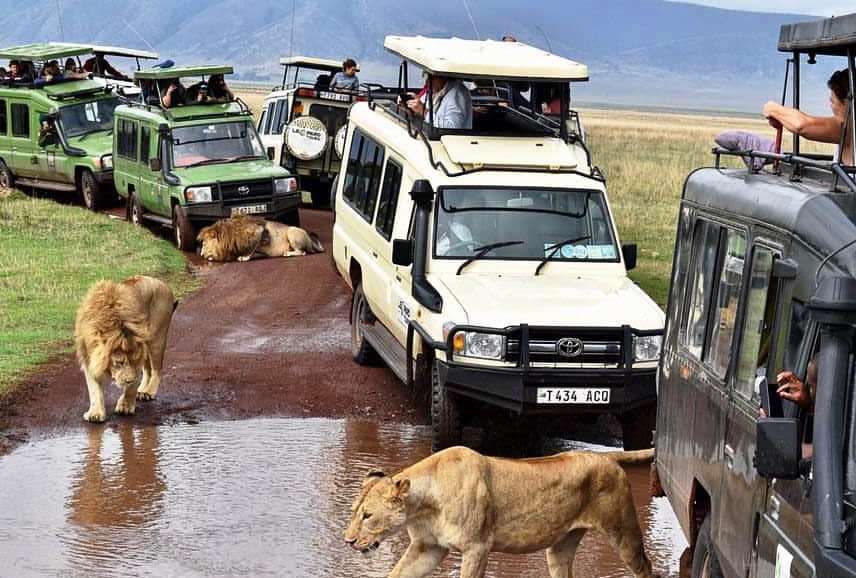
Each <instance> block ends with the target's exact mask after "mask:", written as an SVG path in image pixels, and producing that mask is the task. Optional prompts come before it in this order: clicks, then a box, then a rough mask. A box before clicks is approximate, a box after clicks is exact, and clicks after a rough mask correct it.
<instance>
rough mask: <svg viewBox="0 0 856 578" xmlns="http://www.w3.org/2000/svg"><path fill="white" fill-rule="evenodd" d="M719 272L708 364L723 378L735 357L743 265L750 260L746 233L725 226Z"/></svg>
mask: <svg viewBox="0 0 856 578" xmlns="http://www.w3.org/2000/svg"><path fill="white" fill-rule="evenodd" d="M720 246H721V247H722V248H723V249H724V250H720V254H719V261H718V266H717V271H719V284H718V287H717V290H716V305H715V307H714V309H713V319H712V321H711V334H710V347H708V354H707V356H706V357H707V360H706V361H707V363H708V365H709V366H710V367H711V368H712V369H713V371H714V372H715V373H716V375H718V376H719V377H725V372H726V371H727V370H728V363H729V361H730V360H731V344H732V340H733V339H734V328H735V326H736V323H737V306H738V304H739V303H740V292H741V290H742V288H743V265H744V264H745V263H746V238H745V236H744V235H743V233H741V232H739V231H734V230H732V229H725V243H724V245H720Z"/></svg>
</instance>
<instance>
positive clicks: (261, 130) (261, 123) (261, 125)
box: [257, 110, 267, 134]
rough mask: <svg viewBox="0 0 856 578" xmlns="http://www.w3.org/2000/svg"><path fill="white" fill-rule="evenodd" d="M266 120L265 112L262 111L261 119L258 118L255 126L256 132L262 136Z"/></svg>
mask: <svg viewBox="0 0 856 578" xmlns="http://www.w3.org/2000/svg"><path fill="white" fill-rule="evenodd" d="M266 120H267V110H263V111H262V115H261V117H259V124H258V126H257V128H258V131H259V132H260V133H262V134H264V132H265V121H266Z"/></svg>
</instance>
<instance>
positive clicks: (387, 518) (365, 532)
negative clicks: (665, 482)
mask: <svg viewBox="0 0 856 578" xmlns="http://www.w3.org/2000/svg"><path fill="white" fill-rule="evenodd" d="M652 457H653V450H643V451H638V452H611V453H606V454H598V453H589V452H566V453H562V454H557V455H554V456H550V457H546V458H535V459H525V460H511V459H501V458H490V457H486V456H482V455H481V454H479V453H477V452H475V451H473V450H470V449H467V448H463V447H454V448H449V449H447V450H444V451H442V452H439V453H436V454H434V455H432V456H430V457H427V458H425V459H424V460H422V461H421V462H418V463H416V464H415V465H413V466H410V467H409V468H407V469H405V470H403V471H401V472H399V473H398V474H396V475H394V476H386V475H384V474H382V473H379V472H372V473H370V474H369V475H368V476H367V477H366V479H365V480H364V481H363V486H362V490H361V492H360V495H359V497H358V498H357V500H356V501H355V502H354V505H353V507H352V511H353V514H352V517H351V522H350V524H349V525H348V529H347V530H346V532H345V541H346V542H347V543H348V544H350V545H351V547H353V548H355V549H357V550H360V551H362V552H368V551H371V550H374V549H376V548H377V547H378V546H379V545H380V542H381V540H383V539H384V538H386V537H387V536H389V535H390V534H391V533H392V532H394V531H395V530H397V529H399V528H400V527H401V526H407V532H408V534H409V535H410V546H409V547H408V548H407V551H406V552H405V553H404V556H402V557H401V560H399V561H398V564H396V565H395V568H394V569H393V570H392V572H391V573H390V574H389V578H403V577H405V576H407V577H413V578H416V577H420V576H427V575H429V574H430V573H431V572H432V571H433V570H434V568H436V567H437V566H438V565H439V564H440V562H441V561H442V560H443V558H445V557H446V555H447V554H448V552H449V550H457V551H460V552H461V553H462V554H463V559H462V562H461V574H460V575H461V578H480V577H482V576H484V573H485V568H486V567H487V560H488V554H489V553H490V552H491V551H496V552H507V553H512V554H524V553H530V552H536V551H538V550H543V549H545V548H546V549H547V564H548V566H549V568H550V576H551V577H552V578H559V577H560V576H561V577H562V578H568V577H572V576H573V564H574V554H575V553H576V549H577V546H578V545H579V543H580V540H581V539H582V537H583V535H584V534H585V533H586V530H589V529H596V530H600V531H602V532H604V533H605V534H606V535H607V536H609V537H610V539H611V540H612V541H613V543H614V544H615V546H616V547H617V549H618V553H619V555H620V556H621V559H622V560H623V561H624V563H625V564H626V565H627V566H628V568H630V570H631V571H632V572H633V574H634V576H636V578H651V576H652V575H651V564H650V562H649V561H648V558H647V557H646V556H645V552H644V550H643V549H642V533H641V531H640V529H639V522H638V521H637V519H636V511H635V510H634V507H633V497H632V495H631V493H630V482H629V481H628V480H627V475H626V474H625V473H624V470H622V469H621V466H620V465H619V464H621V463H624V464H627V463H634V462H642V461H649V460H650V459H651V458H652Z"/></svg>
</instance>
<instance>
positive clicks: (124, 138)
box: [113, 118, 154, 211]
mask: <svg viewBox="0 0 856 578" xmlns="http://www.w3.org/2000/svg"><path fill="white" fill-rule="evenodd" d="M116 130H117V132H116V158H114V160H113V163H114V165H115V166H116V167H119V166H121V167H122V168H123V173H124V174H123V177H122V178H123V180H124V181H125V186H126V187H127V188H128V190H133V191H134V195H135V196H136V197H137V199H139V201H140V204H141V205H142V206H143V209H145V210H148V211H151V210H152V209H153V208H154V207H153V205H152V198H151V194H150V193H151V192H150V191H145V190H144V189H143V187H142V186H141V183H140V172H141V171H140V166H139V163H138V155H137V150H138V142H137V141H138V138H139V137H138V133H139V123H138V122H137V121H136V120H134V119H130V118H120V119H119V120H118V121H117V122H116ZM146 170H148V169H146ZM147 193H149V194H147Z"/></svg>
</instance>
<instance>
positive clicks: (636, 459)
mask: <svg viewBox="0 0 856 578" xmlns="http://www.w3.org/2000/svg"><path fill="white" fill-rule="evenodd" d="M599 455H602V456H606V457H608V458H611V459H613V460H615V461H616V462H618V463H619V464H621V465H632V464H644V463H647V462H650V461H651V460H653V459H654V448H650V449H647V450H636V451H632V452H604V453H601V454H599Z"/></svg>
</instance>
